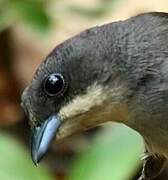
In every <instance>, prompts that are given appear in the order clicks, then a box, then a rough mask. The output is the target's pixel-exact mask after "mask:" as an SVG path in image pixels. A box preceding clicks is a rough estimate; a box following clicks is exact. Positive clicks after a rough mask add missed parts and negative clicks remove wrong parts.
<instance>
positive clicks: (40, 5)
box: [0, 0, 51, 32]
mask: <svg viewBox="0 0 168 180" xmlns="http://www.w3.org/2000/svg"><path fill="white" fill-rule="evenodd" d="M46 8H47V1H44V0H34V1H33V0H0V31H2V30H3V29H5V28H7V27H9V26H11V25H15V24H16V23H17V22H22V23H24V24H25V25H27V27H30V28H33V29H34V30H37V31H39V32H46V31H48V29H49V27H50V25H51V20H50V17H49V16H48V14H47V11H46Z"/></svg>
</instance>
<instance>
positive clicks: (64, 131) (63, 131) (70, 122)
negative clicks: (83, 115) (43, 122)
mask: <svg viewBox="0 0 168 180" xmlns="http://www.w3.org/2000/svg"><path fill="white" fill-rule="evenodd" d="M80 122H81V121H80V119H76V118H73V119H67V120H66V121H65V122H63V123H62V125H61V126H60V128H59V131H58V133H57V134H56V141H59V140H61V139H64V138H65V137H67V136H70V135H73V134H75V133H77V132H81V131H83V130H84V129H85V128H84V126H83V125H82V124H81V123H80Z"/></svg>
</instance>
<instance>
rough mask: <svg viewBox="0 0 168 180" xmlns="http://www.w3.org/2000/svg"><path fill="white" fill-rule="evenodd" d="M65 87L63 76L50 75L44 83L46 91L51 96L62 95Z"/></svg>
mask: <svg viewBox="0 0 168 180" xmlns="http://www.w3.org/2000/svg"><path fill="white" fill-rule="evenodd" d="M64 87H65V82H64V78H63V76H62V75H61V74H57V73H53V74H50V75H49V76H48V77H47V78H46V79H45V81H44V91H45V93H46V94H47V95H49V96H55V95H58V94H60V93H61V92H62V91H63V90H64Z"/></svg>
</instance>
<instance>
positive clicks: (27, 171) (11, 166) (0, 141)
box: [0, 133, 53, 180]
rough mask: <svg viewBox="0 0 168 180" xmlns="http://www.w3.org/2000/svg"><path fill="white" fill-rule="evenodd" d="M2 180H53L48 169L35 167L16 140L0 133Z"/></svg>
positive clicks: (0, 177)
mask: <svg viewBox="0 0 168 180" xmlns="http://www.w3.org/2000/svg"><path fill="white" fill-rule="evenodd" d="M0 155H1V156H0V179H4V180H30V179H31V180H53V178H52V177H51V175H49V173H48V172H47V170H46V169H44V168H42V167H41V166H40V167H35V165H34V164H33V163H32V161H31V158H30V156H29V155H28V153H26V150H25V149H24V147H22V146H21V144H20V143H19V142H17V141H16V140H15V139H14V138H12V137H10V136H9V135H6V134H2V133H0Z"/></svg>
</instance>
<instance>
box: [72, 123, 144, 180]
mask: <svg viewBox="0 0 168 180" xmlns="http://www.w3.org/2000/svg"><path fill="white" fill-rule="evenodd" d="M142 151H143V143H142V139H141V137H140V135H138V134H137V133H136V132H135V131H133V130H131V129H130V128H128V127H126V126H121V125H116V127H114V128H109V129H108V128H107V129H105V131H103V132H102V133H101V134H100V135H99V136H98V137H97V139H96V140H95V142H93V145H92V146H91V147H90V149H89V150H88V151H86V152H84V153H83V154H81V155H80V156H79V158H78V160H77V161H76V162H75V163H74V166H73V168H72V171H71V176H70V180H79V179H80V180H86V179H87V180H126V179H128V180H130V178H131V177H132V176H133V175H134V174H135V173H136V170H137V168H138V166H139V163H140V154H141V153H142Z"/></svg>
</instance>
